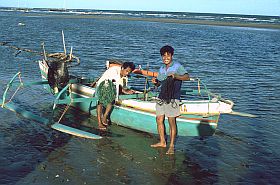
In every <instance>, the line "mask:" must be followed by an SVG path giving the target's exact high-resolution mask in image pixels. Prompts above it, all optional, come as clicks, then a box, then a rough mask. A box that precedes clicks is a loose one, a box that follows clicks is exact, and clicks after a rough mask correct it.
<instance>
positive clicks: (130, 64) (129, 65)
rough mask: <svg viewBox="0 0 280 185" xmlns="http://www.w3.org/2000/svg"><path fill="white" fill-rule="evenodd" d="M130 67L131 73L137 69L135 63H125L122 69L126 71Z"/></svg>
mask: <svg viewBox="0 0 280 185" xmlns="http://www.w3.org/2000/svg"><path fill="white" fill-rule="evenodd" d="M128 67H129V68H130V69H131V71H134V69H135V65H134V63H133V62H124V63H123V64H122V68H123V69H126V68H128Z"/></svg>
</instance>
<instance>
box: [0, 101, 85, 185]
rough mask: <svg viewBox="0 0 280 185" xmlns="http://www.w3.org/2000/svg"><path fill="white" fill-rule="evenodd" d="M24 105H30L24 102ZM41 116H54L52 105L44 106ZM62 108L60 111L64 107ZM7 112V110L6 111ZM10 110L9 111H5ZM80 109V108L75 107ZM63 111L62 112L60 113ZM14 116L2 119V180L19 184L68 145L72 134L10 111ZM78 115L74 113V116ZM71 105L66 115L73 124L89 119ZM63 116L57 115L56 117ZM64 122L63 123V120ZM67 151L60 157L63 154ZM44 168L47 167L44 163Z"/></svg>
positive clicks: (0, 173) (1, 181) (8, 113)
mask: <svg viewBox="0 0 280 185" xmlns="http://www.w3.org/2000/svg"><path fill="white" fill-rule="evenodd" d="M22 108H27V109H28V108H29V107H25V106H23V107H22ZM40 109H42V110H41V111H40V110H39V111H37V113H38V112H41V114H42V115H41V116H43V117H50V115H51V112H47V111H45V110H46V109H47V110H51V108H50V107H47V108H46V107H40ZM63 110H64V109H61V108H60V110H59V111H58V112H61V111H63ZM3 112H4V111H3ZM4 113H5V114H6V112H4ZM4 113H2V112H1V114H4ZM75 113H76V111H75ZM58 114H59V113H58ZM7 115H8V116H9V117H10V118H11V119H10V120H9V121H7V122H4V123H2V128H1V138H3V139H2V140H1V141H0V143H1V151H3V152H1V155H0V161H1V168H0V184H15V183H16V182H18V181H20V179H22V178H24V177H25V176H27V175H28V174H29V173H31V172H32V171H34V170H35V169H36V167H37V166H38V165H39V164H40V163H42V162H43V161H45V160H46V159H47V158H48V155H49V154H50V153H52V152H53V151H54V150H57V149H58V148H61V147H64V146H65V145H66V144H67V143H68V141H69V140H70V138H71V137H72V136H70V135H68V134H64V133H61V132H59V131H55V130H53V129H51V128H49V127H48V126H46V125H43V124H41V123H38V122H33V121H30V120H27V119H26V118H23V117H21V116H20V115H17V116H16V115H15V114H14V113H12V112H10V111H7ZM73 115H74V116H73ZM78 115H79V114H77V116H76V114H74V110H72V109H69V112H67V114H66V116H65V117H66V118H64V119H62V122H63V120H65V119H67V120H71V121H70V125H75V124H79V122H83V121H84V120H87V119H88V116H83V115H82V116H78ZM58 118H59V117H57V116H55V117H54V119H58ZM62 124H63V123H62ZM62 156H63V152H62V153H60V154H59V155H58V156H57V157H62ZM42 168H44V167H42Z"/></svg>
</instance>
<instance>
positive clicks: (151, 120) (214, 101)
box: [39, 60, 233, 136]
mask: <svg viewBox="0 0 280 185" xmlns="http://www.w3.org/2000/svg"><path fill="white" fill-rule="evenodd" d="M39 66H40V70H41V75H42V79H43V81H47V76H48V65H47V62H46V61H45V60H42V61H39ZM136 71H137V72H136V73H137V74H141V72H139V70H136ZM144 73H145V72H144ZM88 84H89V81H88V80H87V79H78V78H76V77H72V79H71V80H70V82H69V84H68V85H67V86H66V87H65V88H64V89H62V90H61V91H60V92H59V94H58V95H57V97H56V100H55V105H56V104H71V106H75V107H77V108H79V109H81V110H82V111H85V112H88V113H89V114H91V115H94V116H96V103H97V100H96V98H95V88H93V87H90V86H89V85H88ZM46 88H47V89H50V87H49V86H48V85H46ZM198 91H200V92H198ZM202 91H203V93H207V96H208V100H196V101H191V100H182V102H181V104H180V110H181V116H179V117H178V118H177V127H178V135H179V136H211V135H213V134H214V133H215V131H216V128H217V126H218V121H219V117H220V114H221V113H230V112H232V106H233V102H232V101H230V100H223V99H221V98H220V99H219V98H217V97H218V96H213V97H211V93H210V92H208V91H207V89H204V90H202V89H200V90H195V91H193V92H196V93H202ZM212 95H213V94H212ZM145 96H148V100H147V101H145V100H144V97H145ZM156 101H157V96H156V94H155V93H152V92H149V93H147V95H145V94H144V93H143V92H138V93H137V94H133V95H119V101H118V102H116V104H115V105H114V108H113V111H112V113H111V117H110V118H111V121H112V122H113V123H115V124H117V125H121V126H124V127H127V128H132V129H135V130H139V131H143V132H148V133H153V134H157V126H156V114H155V105H156ZM165 126H166V128H167V129H169V124H168V122H167V121H166V124H165ZM167 134H169V132H167Z"/></svg>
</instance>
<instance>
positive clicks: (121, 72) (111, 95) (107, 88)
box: [96, 62, 135, 130]
mask: <svg viewBox="0 0 280 185" xmlns="http://www.w3.org/2000/svg"><path fill="white" fill-rule="evenodd" d="M134 69H135V65H134V63H133V62H124V63H123V64H122V66H113V67H110V68H109V69H107V70H106V71H105V72H104V73H103V75H102V76H101V77H100V78H99V80H98V81H97V83H96V84H97V87H96V89H97V92H96V95H97V98H98V104H97V108H96V114H97V121H98V128H99V129H100V130H106V126H107V125H108V119H109V118H108V117H109V114H110V112H111V110H112V107H113V104H114V102H115V99H118V95H119V93H124V94H132V93H134V91H133V90H131V89H125V88H123V87H122V86H123V84H122V83H123V78H124V77H126V76H127V75H129V74H130V73H131V72H132V71H133V70H134ZM103 106H104V107H105V112H104V114H103V111H102V107H103Z"/></svg>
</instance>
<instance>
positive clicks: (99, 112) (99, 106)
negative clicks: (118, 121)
mask: <svg viewBox="0 0 280 185" xmlns="http://www.w3.org/2000/svg"><path fill="white" fill-rule="evenodd" d="M96 114H97V122H98V128H99V129H101V130H105V129H106V127H104V125H103V124H102V120H101V115H102V104H99V103H98V104H97V107H96Z"/></svg>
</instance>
